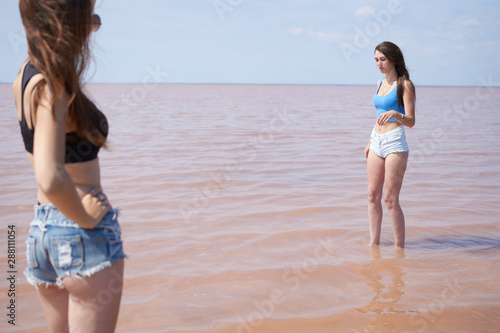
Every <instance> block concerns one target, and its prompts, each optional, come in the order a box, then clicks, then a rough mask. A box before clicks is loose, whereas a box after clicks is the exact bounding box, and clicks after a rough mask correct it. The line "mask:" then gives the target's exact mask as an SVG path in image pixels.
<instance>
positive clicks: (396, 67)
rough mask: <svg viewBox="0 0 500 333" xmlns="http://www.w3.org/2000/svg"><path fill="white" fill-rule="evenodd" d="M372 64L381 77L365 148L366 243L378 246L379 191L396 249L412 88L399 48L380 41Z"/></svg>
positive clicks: (401, 238) (400, 242)
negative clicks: (366, 182) (406, 127)
mask: <svg viewBox="0 0 500 333" xmlns="http://www.w3.org/2000/svg"><path fill="white" fill-rule="evenodd" d="M375 63H376V64H377V67H378V68H379V70H380V72H381V73H382V74H385V77H383V78H382V79H380V81H379V82H378V88H377V91H376V93H375V96H374V97H373V104H374V105H375V107H376V108H377V121H376V123H375V126H374V127H373V131H372V134H371V137H370V142H369V143H368V146H367V147H366V148H365V156H366V158H367V176H368V219H369V224H370V245H372V246H373V245H380V231H381V227H382V204H381V200H382V194H383V197H384V202H385V204H386V206H387V209H388V211H389V216H390V217H391V221H392V229H393V232H394V240H395V246H396V248H404V245H405V218H404V214H403V210H402V209H401V206H400V204H399V193H400V191H401V186H402V185H403V178H404V174H405V171H406V165H407V162H408V154H409V149H408V144H407V142H406V135H405V130H404V126H408V127H413V126H414V125H415V87H414V85H413V83H412V82H411V80H410V75H409V73H408V70H407V68H406V65H405V61H404V58H403V54H402V52H401V50H400V49H399V47H398V46H397V45H395V44H393V43H391V42H382V43H380V44H379V45H377V47H376V48H375Z"/></svg>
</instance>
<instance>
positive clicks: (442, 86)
mask: <svg viewBox="0 0 500 333" xmlns="http://www.w3.org/2000/svg"><path fill="white" fill-rule="evenodd" d="M0 84H13V82H0ZM98 84H109V85H112V84H127V85H133V84H139V85H141V84H144V83H141V82H87V83H84V85H98ZM154 84H158V85H219V86H223V85H228V86H231V85H235V86H332V87H370V86H374V85H373V84H355V83H234V82H232V83H231V82H226V83H217V82H160V83H148V84H147V85H154ZM416 87H422V88H500V85H498V86H484V85H439V84H436V85H425V84H424V85H416Z"/></svg>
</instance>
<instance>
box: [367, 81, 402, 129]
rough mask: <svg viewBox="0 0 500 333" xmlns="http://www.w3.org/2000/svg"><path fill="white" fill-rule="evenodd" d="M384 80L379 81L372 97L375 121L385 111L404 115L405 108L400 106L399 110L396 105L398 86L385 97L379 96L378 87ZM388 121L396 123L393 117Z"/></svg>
mask: <svg viewBox="0 0 500 333" xmlns="http://www.w3.org/2000/svg"><path fill="white" fill-rule="evenodd" d="M383 80H384V78H382V79H381V80H380V83H379V84H378V88H377V91H376V92H375V96H373V105H375V108H377V119H378V117H380V115H381V114H382V113H384V112H387V111H391V110H394V111H397V112H399V113H402V114H405V108H404V106H402V105H401V108H400V107H399V105H398V85H397V84H396V86H395V87H394V88H393V89H392V90H391V91H390V92H389V93H388V94H387V95H385V96H379V95H378V91H379V90H380V86H381V85H382V81H383ZM389 121H393V122H394V121H397V120H396V119H395V118H394V117H393V118H391V120H389Z"/></svg>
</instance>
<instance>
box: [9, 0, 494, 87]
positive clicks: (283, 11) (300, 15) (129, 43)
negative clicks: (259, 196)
mask: <svg viewBox="0 0 500 333" xmlns="http://www.w3.org/2000/svg"><path fill="white" fill-rule="evenodd" d="M0 13H1V14H0V50H1V51H2V52H1V54H2V55H1V57H2V58H1V59H2V61H1V63H0V82H11V81H12V80H13V78H14V77H15V75H16V73H17V71H18V68H19V66H20V65H21V63H22V62H23V60H24V59H25V57H26V54H27V50H26V49H27V48H26V43H25V42H24V37H23V36H24V31H23V28H22V24H21V19H20V17H19V10H18V1H15V0H0ZM96 13H98V14H99V15H100V16H101V18H102V21H103V26H102V28H101V30H100V31H99V32H97V34H96V35H95V40H96V44H97V45H96V46H97V47H96V48H95V49H94V55H95V60H96V64H97V69H96V71H95V73H94V75H93V78H92V81H93V82H110V83H115V82H142V81H143V80H145V79H148V78H149V81H152V80H151V79H150V77H151V74H150V73H151V72H157V75H156V76H157V80H158V81H161V82H166V83H172V82H175V83H177V82H181V83H257V84H258V83H265V84H268V83H285V84H374V82H376V81H377V80H378V79H379V78H380V77H381V75H380V73H379V72H378V70H377V68H376V67H375V63H374V60H373V48H374V47H375V46H376V45H377V44H378V43H379V42H381V41H383V40H390V41H393V42H395V43H396V44H398V45H399V46H400V47H401V48H402V50H403V52H404V54H405V57H406V61H407V65H408V67H409V69H410V74H411V76H412V79H413V80H414V82H415V84H416V85H451V86H461V85H466V86H477V85H481V81H480V77H483V78H488V77H490V76H491V80H490V83H491V84H492V85H497V86H500V20H499V18H500V1H498V0H478V1H470V0H467V1H466V0H434V1H431V0H351V1H334V0H279V1H278V0H268V1H264V0H141V1H138V0H97V8H96ZM363 35H364V36H363ZM166 73H168V75H166Z"/></svg>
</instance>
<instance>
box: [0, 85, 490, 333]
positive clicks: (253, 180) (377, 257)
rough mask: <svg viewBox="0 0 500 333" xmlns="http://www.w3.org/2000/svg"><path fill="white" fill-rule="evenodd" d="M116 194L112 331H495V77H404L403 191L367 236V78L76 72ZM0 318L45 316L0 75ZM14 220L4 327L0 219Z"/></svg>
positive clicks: (16, 136) (29, 320)
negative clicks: (462, 84) (117, 80)
mask: <svg viewBox="0 0 500 333" xmlns="http://www.w3.org/2000/svg"><path fill="white" fill-rule="evenodd" d="M88 90H89V92H90V94H91V96H92V97H93V99H94V100H95V101H96V102H97V104H98V106H99V107H100V108H101V109H102V110H103V112H104V113H105V114H106V116H107V117H108V121H109V123H110V135H109V145H110V149H109V150H103V151H101V153H100V160H101V165H102V178H103V187H104V189H105V191H106V193H107V195H108V197H109V198H110V201H111V202H112V203H113V205H114V206H115V207H120V208H121V210H122V216H121V225H122V229H123V235H122V237H123V240H124V247H125V251H126V252H127V254H128V255H129V259H127V260H126V268H125V288H124V293H123V298H122V307H121V312H120V317H119V320H118V327H117V332H123V333H132V332H148V333H149V332H151V333H156V332H162V333H163V332H165V333H173V332H200V333H208V332H221V333H222V332H224V333H226V332H227V333H229V332H234V333H249V332H280V333H282V332H297V333H299V332H300V333H303V332H311V333H322V332H363V333H364V332H397V333H401V332H453V333H457V332H458V333H460V332H467V333H470V332H478V333H479V332H481V333H483V332H491V333H497V332H500V216H499V215H500V214H499V210H500V144H499V142H500V120H499V118H498V117H497V116H496V115H497V113H498V110H499V109H500V89H493V88H418V87H417V111H416V116H417V124H416V126H415V127H414V128H412V129H407V131H406V133H407V138H408V143H409V146H410V159H409V166H408V170H407V174H406V177H405V181H404V184H403V189H402V192H401V205H402V207H403V210H404V213H405V217H406V230H407V233H406V239H407V243H406V249H405V251H404V252H395V250H394V242H393V235H392V229H391V225H390V220H389V217H388V214H386V215H385V217H384V221H383V231H382V245H381V247H380V250H379V251H377V250H371V249H370V248H369V247H367V243H368V242H369V233H368V221H367V207H366V206H367V194H366V160H365V158H364V152H363V150H364V147H365V146H366V144H367V143H368V140H369V135H370V132H371V128H372V126H373V124H374V121H375V115H376V111H375V109H374V107H373V105H372V101H371V100H372V97H373V93H374V91H375V87H359V86H356V87H353V86H279V85H276V86H272V85H157V86H147V87H143V86H141V85H90V86H88ZM0 116H1V119H2V121H1V122H0V156H1V158H0V214H1V216H2V223H1V225H0V248H1V249H3V250H1V251H0V262H1V263H2V266H1V267H2V273H1V274H2V275H1V276H0V287H1V294H2V298H1V302H2V304H1V306H0V308H1V309H3V310H1V311H0V315H1V316H0V318H2V319H1V322H0V327H1V329H0V331H2V332H31V333H35V332H46V326H45V320H44V318H43V314H42V309H41V307H40V304H39V302H38V299H37V296H36V292H35V289H34V288H33V287H32V286H30V285H29V284H28V283H27V282H26V279H25V277H24V276H23V274H22V273H21V272H22V271H23V270H24V268H25V267H26V259H25V244H24V242H25V240H26V238H27V233H28V227H29V223H30V222H31V218H32V214H33V204H34V203H35V202H36V182H35V178H34V176H33V172H32V170H31V169H30V166H29V162H28V159H27V157H26V153H25V152H24V147H23V144H22V139H21V136H20V131H19V125H18V123H17V120H16V111H15V107H14V102H13V97H12V94H11V88H10V85H0ZM8 225H14V226H15V230H16V233H17V238H16V249H17V261H16V269H17V271H18V274H17V281H16V306H17V312H16V325H15V326H12V325H8V324H7V320H8V317H7V316H6V314H7V309H6V307H7V306H8V302H9V299H8V297H7V296H6V295H7V289H8V287H9V285H8V281H7V280H6V279H7V277H8V274H7V266H6V264H7V230H8V229H7V228H8Z"/></svg>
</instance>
